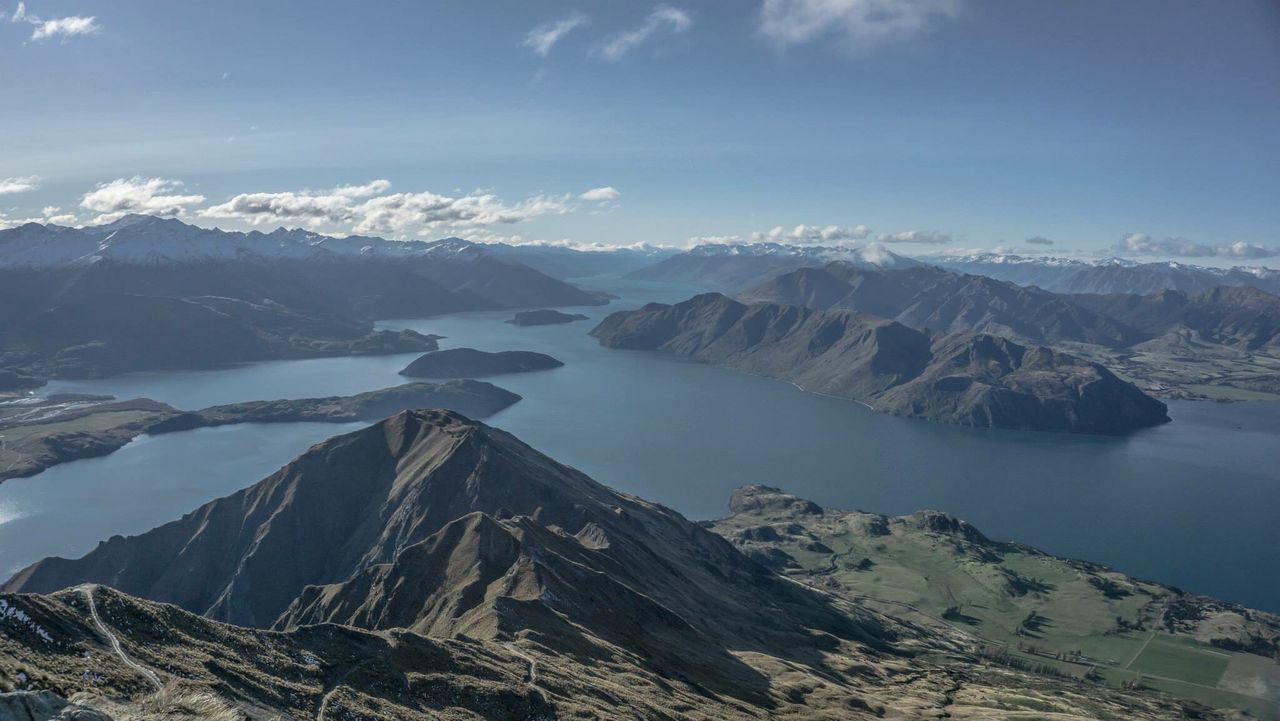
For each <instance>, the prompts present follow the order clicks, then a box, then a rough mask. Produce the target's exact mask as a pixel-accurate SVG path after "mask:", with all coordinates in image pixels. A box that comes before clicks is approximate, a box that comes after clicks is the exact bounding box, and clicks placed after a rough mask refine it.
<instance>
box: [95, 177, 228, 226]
mask: <svg viewBox="0 0 1280 721" xmlns="http://www.w3.org/2000/svg"><path fill="white" fill-rule="evenodd" d="M181 188H182V183H181V182H180V181H177V180H169V179H166V178H143V177H140V176H134V177H132V178H117V179H115V180H112V181H111V182H109V183H100V184H99V185H98V186H97V187H96V188H94V189H93V190H91V191H89V192H88V193H85V194H84V197H82V198H81V199H80V207H82V208H84V209H86V210H89V211H92V212H95V213H98V214H99V215H98V216H97V217H96V218H94V219H93V222H94V223H110V222H112V221H114V220H119V219H120V218H122V217H124V216H126V215H129V214H130V213H140V214H144V215H159V216H164V217H173V216H178V215H183V214H185V213H186V211H187V206H190V205H198V204H200V203H203V202H204V196H203V195H195V194H191V195H181V194H179V191H180V190H181Z"/></svg>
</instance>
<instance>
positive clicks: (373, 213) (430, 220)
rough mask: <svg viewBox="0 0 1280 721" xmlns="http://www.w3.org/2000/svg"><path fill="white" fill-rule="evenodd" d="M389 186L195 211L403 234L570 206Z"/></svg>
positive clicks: (248, 199) (263, 197)
mask: <svg viewBox="0 0 1280 721" xmlns="http://www.w3.org/2000/svg"><path fill="white" fill-rule="evenodd" d="M390 189H391V183H390V182H389V181H386V180H375V181H372V182H370V183H366V184H364V185H348V186H341V187H337V188H333V189H332V190H326V191H319V192H316V191H298V192H294V191H288V192H280V193H241V194H239V195H236V196H235V197H233V198H231V199H230V200H228V201H227V202H225V203H221V204H218V205H213V206H210V207H208V208H205V209H204V210H201V211H200V215H201V216H202V217H205V218H223V219H230V220H239V221H242V222H245V223H248V224H250V225H262V224H264V223H288V222H300V223H303V224H306V225H308V226H312V227H319V226H324V225H333V226H340V227H342V228H346V229H351V230H354V231H355V232H357V233H377V234H382V235H393V236H406V235H413V234H416V233H419V232H423V231H432V230H440V229H447V230H450V231H455V232H460V231H462V230H464V229H474V228H482V227H484V226H490V225H498V224H510V223H519V222H522V221H525V220H529V219H531V218H535V217H538V216H541V215H560V214H564V213H568V212H570V211H571V210H572V206H571V204H570V202H569V201H570V196H568V195H565V196H548V195H535V196H533V197H530V198H527V199H525V200H523V201H521V202H519V203H514V204H510V203H506V202H505V201H503V200H502V199H501V198H499V197H498V196H496V195H494V194H493V193H488V192H483V191H475V192H472V193H468V194H466V195H462V196H456V197H455V196H449V195H441V194H438V193H432V192H429V191H424V192H419V193H391V194H389V195H384V193H386V192H387V191H388V190H390Z"/></svg>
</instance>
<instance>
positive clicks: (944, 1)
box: [759, 0, 960, 50]
mask: <svg viewBox="0 0 1280 721" xmlns="http://www.w3.org/2000/svg"><path fill="white" fill-rule="evenodd" d="M959 12H960V0H764V5H763V6H762V8H761V11H760V25H759V31H760V34H761V35H763V36H764V37H766V38H768V39H769V40H771V41H772V42H774V43H776V44H777V45H779V46H781V47H786V46H790V45H800V44H803V43H807V42H810V41H812V40H817V39H820V38H828V37H832V38H836V39H837V40H840V41H842V42H843V44H844V45H845V46H846V47H848V48H849V49H853V50H866V49H870V48H872V47H875V46H876V45H879V44H880V43H882V42H885V41H889V40H899V39H906V38H910V37H913V36H915V35H918V34H920V33H923V32H926V31H927V30H929V29H930V28H931V27H932V26H933V25H934V24H935V23H936V21H938V20H946V19H951V18H954V17H955V16H956V15H958V14H959Z"/></svg>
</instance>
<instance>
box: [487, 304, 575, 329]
mask: <svg viewBox="0 0 1280 721" xmlns="http://www.w3.org/2000/svg"><path fill="white" fill-rule="evenodd" d="M586 319H587V316H585V315H583V314H581V313H561V312H560V311H558V310H551V309H548V308H544V309H542V310H522V311H520V312H519V313H516V314H515V316H513V317H512V318H511V319H510V320H508V321H506V322H507V323H510V324H511V325H519V326H531V325H563V324H565V323H572V322H574V321H578V320H586Z"/></svg>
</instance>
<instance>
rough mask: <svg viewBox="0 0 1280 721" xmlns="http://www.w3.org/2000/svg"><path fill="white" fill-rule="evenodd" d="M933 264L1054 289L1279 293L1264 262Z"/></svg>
mask: <svg viewBox="0 0 1280 721" xmlns="http://www.w3.org/2000/svg"><path fill="white" fill-rule="evenodd" d="M930 262H931V263H932V264H933V265H936V266H938V267H940V268H947V269H949V270H957V271H961V272H964V273H974V274H976V275H985V276H988V277H990V278H996V279H998V280H1006V281H1009V282H1011V283H1017V284H1018V285H1034V286H1039V287H1040V288H1044V289H1045V290H1051V291H1053V292H1055V293H1102V294H1108V293H1137V294H1150V293H1158V292H1160V291H1162V290H1180V291H1183V292H1186V293H1199V292H1203V291H1206V290H1209V289H1210V288H1216V287H1218V286H1223V285H1226V286H1251V287H1254V288H1260V289H1262V290H1265V291H1268V292H1270V293H1280V270H1274V269H1271V268H1264V267H1236V268H1207V267H1201V266H1195V265H1188V264H1186V263H1178V262H1174V261H1168V262H1159V263H1135V262H1133V261H1128V260H1122V259H1118V258H1108V259H1104V260H1098V261H1085V260H1074V259H1064V258H1029V257H1024V256H1018V255H997V254H994V253H984V254H980V255H970V256H963V257H955V258H934V259H930Z"/></svg>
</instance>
